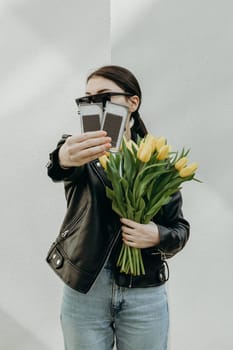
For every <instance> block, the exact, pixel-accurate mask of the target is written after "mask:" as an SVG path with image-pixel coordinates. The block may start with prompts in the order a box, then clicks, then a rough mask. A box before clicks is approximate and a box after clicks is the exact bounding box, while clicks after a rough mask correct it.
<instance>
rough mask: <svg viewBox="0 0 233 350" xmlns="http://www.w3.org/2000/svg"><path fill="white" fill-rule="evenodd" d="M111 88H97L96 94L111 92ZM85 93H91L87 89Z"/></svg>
mask: <svg viewBox="0 0 233 350" xmlns="http://www.w3.org/2000/svg"><path fill="white" fill-rule="evenodd" d="M111 91H112V90H110V89H101V90H98V91H97V94H102V93H104V92H111ZM86 95H91V93H90V92H88V91H86Z"/></svg>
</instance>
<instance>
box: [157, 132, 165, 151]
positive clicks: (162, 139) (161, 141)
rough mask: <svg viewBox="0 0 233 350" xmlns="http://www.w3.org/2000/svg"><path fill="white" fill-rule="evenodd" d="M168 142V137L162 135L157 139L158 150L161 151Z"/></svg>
mask: <svg viewBox="0 0 233 350" xmlns="http://www.w3.org/2000/svg"><path fill="white" fill-rule="evenodd" d="M165 144H166V139H165V137H163V136H161V137H160V138H158V139H157V142H156V149H157V151H158V152H159V151H160V149H161V148H162V147H163V146H165Z"/></svg>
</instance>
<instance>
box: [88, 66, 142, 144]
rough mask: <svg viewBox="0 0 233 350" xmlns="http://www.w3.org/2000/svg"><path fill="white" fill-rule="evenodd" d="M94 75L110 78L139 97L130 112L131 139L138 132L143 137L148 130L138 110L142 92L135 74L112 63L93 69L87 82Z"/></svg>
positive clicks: (126, 90) (134, 137)
mask: <svg viewBox="0 0 233 350" xmlns="http://www.w3.org/2000/svg"><path fill="white" fill-rule="evenodd" d="M94 76H99V77H103V78H106V79H109V80H112V81H114V83H116V84H117V85H118V86H119V87H120V88H122V89H123V90H124V91H125V92H129V93H132V94H133V95H137V96H138V97H139V99H140V102H139V106H138V108H137V110H136V111H135V112H133V113H132V114H131V117H132V118H133V119H134V124H133V126H132V128H131V132H132V138H133V139H136V134H138V135H139V136H140V137H144V136H145V135H146V134H147V133H148V131H147V129H146V127H145V125H144V123H143V121H142V119H141V117H140V114H139V112H138V110H139V107H140V104H141V99H142V92H141V89H140V86H139V83H138V81H137V79H136V78H135V76H134V75H133V74H132V73H131V72H130V71H129V70H128V69H126V68H124V67H121V66H114V65H111V66H103V67H100V68H99V69H97V70H95V71H94V72H92V73H91V74H90V75H89V76H88V77H87V82H88V80H89V79H91V78H93V77H94Z"/></svg>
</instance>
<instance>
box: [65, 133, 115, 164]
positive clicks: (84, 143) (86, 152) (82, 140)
mask: <svg viewBox="0 0 233 350" xmlns="http://www.w3.org/2000/svg"><path fill="white" fill-rule="evenodd" d="M106 135H107V133H106V131H103V130H100V131H91V132H86V133H83V134H80V135H75V136H70V137H68V138H67V139H66V141H65V143H64V144H63V145H62V146H61V148H60V150H59V164H60V166H62V167H64V168H68V167H74V166H80V165H83V164H86V163H88V162H90V161H91V160H94V159H96V158H99V157H100V156H103V155H104V154H105V152H106V151H108V150H109V149H110V148H111V143H110V142H111V138H110V137H107V136H106Z"/></svg>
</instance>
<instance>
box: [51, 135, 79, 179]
mask: <svg viewBox="0 0 233 350" xmlns="http://www.w3.org/2000/svg"><path fill="white" fill-rule="evenodd" d="M69 136H70V135H62V138H61V140H60V141H59V142H58V144H57V148H56V149H55V150H54V151H53V152H51V153H50V154H49V161H48V163H47V165H46V167H47V173H48V176H49V177H50V178H51V179H52V180H53V181H54V182H58V181H71V182H75V181H76V180H77V179H78V178H79V176H80V175H81V174H82V173H83V170H84V166H80V167H71V168H67V169H65V168H62V167H61V166H60V164H59V159H58V153H59V150H60V148H61V146H62V145H63V144H64V143H65V141H66V139H67V137H69Z"/></svg>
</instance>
